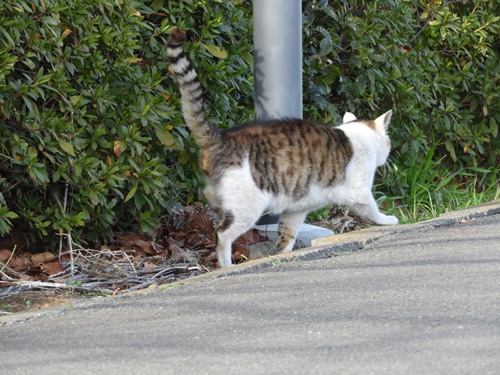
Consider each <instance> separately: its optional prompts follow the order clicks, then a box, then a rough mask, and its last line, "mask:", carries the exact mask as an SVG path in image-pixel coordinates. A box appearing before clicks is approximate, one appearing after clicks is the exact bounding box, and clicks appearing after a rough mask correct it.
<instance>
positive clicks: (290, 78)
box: [253, 0, 302, 225]
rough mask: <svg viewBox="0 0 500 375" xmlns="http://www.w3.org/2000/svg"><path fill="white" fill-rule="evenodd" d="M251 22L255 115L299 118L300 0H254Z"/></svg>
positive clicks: (270, 219) (265, 220) (265, 219)
mask: <svg viewBox="0 0 500 375" xmlns="http://www.w3.org/2000/svg"><path fill="white" fill-rule="evenodd" d="M253 22H254V28H253V29H254V34H253V36H254V84H255V119H256V120H271V119H279V118H283V117H288V118H302V2H301V0H254V1H253ZM277 222H278V217H277V216H272V215H264V216H262V217H261V218H260V220H259V221H258V222H257V224H259V225H263V224H273V223H277Z"/></svg>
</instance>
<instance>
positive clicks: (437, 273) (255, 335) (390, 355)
mask: <svg viewBox="0 0 500 375" xmlns="http://www.w3.org/2000/svg"><path fill="white" fill-rule="evenodd" d="M276 263H278V262H276ZM160 373H162V374H426V375H432V374H471V375H472V374H500V215H499V214H496V215H492V216H487V217H483V218H478V219H474V220H471V221H467V222H464V223H462V224H455V225H452V226H441V227H439V226H438V227H437V228H427V227H422V228H420V229H418V228H417V229H415V230H412V231H408V232H406V233H398V234H392V235H388V236H386V237H384V238H381V239H378V240H377V241H375V242H373V243H371V244H369V245H367V246H365V248H364V249H363V250H360V251H355V252H352V253H348V254H344V255H340V256H335V257H332V258H329V259H321V260H314V261H294V262H290V263H281V264H276V265H275V266H273V267H267V268H262V269H256V270H254V271H252V272H251V273H243V274H238V275H232V276H225V277H219V278H211V277H205V278H202V279H201V281H198V282H188V283H185V284H184V285H177V286H174V287H170V288H169V289H167V290H154V291H151V292H148V293H145V294H136V295H132V296H122V297H115V298H105V299H101V300H97V301H92V302H85V303H80V304H76V305H75V306H74V307H72V308H69V309H66V310H64V311H53V312H49V313H44V314H42V315H41V316H32V317H30V318H27V319H26V318H22V319H18V320H12V319H10V320H9V321H8V322H7V323H5V321H4V322H3V325H2V322H0V374H2V375H3V374H9V375H11V374H51V375H57V374H160Z"/></svg>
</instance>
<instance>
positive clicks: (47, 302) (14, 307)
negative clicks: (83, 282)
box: [0, 290, 95, 316]
mask: <svg viewBox="0 0 500 375" xmlns="http://www.w3.org/2000/svg"><path fill="white" fill-rule="evenodd" d="M94 296H95V295H94ZM94 296H86V295H84V294H82V293H79V292H74V291H67V290H34V291H26V292H21V293H19V294H14V295H7V296H4V297H0V316H2V315H6V314H11V313H16V312H21V311H27V310H38V309H41V308H46V307H51V306H59V305H61V306H62V305H65V304H69V303H71V302H74V301H77V300H81V299H85V298H89V297H94Z"/></svg>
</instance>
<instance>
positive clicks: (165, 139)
mask: <svg viewBox="0 0 500 375" xmlns="http://www.w3.org/2000/svg"><path fill="white" fill-rule="evenodd" d="M155 133H156V136H157V137H158V140H159V141H160V143H161V144H162V145H163V146H166V147H171V146H173V145H174V144H175V139H174V135H173V134H172V132H171V131H169V130H167V129H165V128H155Z"/></svg>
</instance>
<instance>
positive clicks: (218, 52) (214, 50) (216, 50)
mask: <svg viewBox="0 0 500 375" xmlns="http://www.w3.org/2000/svg"><path fill="white" fill-rule="evenodd" d="M204 46H205V48H206V49H207V51H208V52H209V53H210V54H211V55H212V56H215V57H218V58H219V59H227V52H226V51H224V50H223V49H221V48H220V47H218V46H216V45H215V44H204Z"/></svg>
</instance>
